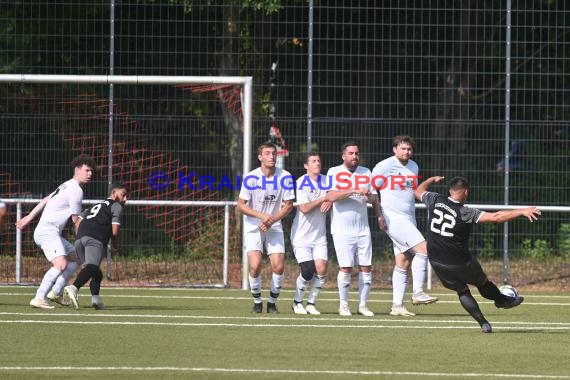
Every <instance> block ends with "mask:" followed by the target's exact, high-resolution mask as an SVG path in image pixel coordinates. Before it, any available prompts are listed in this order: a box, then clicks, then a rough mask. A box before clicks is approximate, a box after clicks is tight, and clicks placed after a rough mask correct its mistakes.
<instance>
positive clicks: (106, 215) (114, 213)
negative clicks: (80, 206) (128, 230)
mask: <svg viewBox="0 0 570 380" xmlns="http://www.w3.org/2000/svg"><path fill="white" fill-rule="evenodd" d="M122 211H123V206H121V203H120V202H117V201H114V200H112V199H107V200H106V201H103V202H101V203H97V204H95V205H93V206H91V207H90V208H88V209H85V210H84V211H83V212H82V213H81V215H80V218H81V219H83V220H82V221H81V224H80V225H79V230H78V231H77V238H78V239H80V238H82V237H84V236H89V237H91V238H93V239H97V240H99V241H100V242H101V243H103V244H104V245H107V243H108V242H109V239H110V238H111V234H112V227H111V225H113V224H119V225H120V224H121V213H122Z"/></svg>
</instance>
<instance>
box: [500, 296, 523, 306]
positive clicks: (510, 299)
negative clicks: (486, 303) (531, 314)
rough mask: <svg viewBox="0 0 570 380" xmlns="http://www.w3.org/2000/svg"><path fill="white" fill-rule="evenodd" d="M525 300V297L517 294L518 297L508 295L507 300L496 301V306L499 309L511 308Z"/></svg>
mask: <svg viewBox="0 0 570 380" xmlns="http://www.w3.org/2000/svg"><path fill="white" fill-rule="evenodd" d="M523 301H524V297H522V296H516V297H508V299H507V300H506V301H505V302H497V301H495V307H498V308H499V309H510V308H513V307H515V306H519V305H520V304H521V303H522V302H523Z"/></svg>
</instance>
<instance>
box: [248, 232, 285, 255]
mask: <svg viewBox="0 0 570 380" xmlns="http://www.w3.org/2000/svg"><path fill="white" fill-rule="evenodd" d="M243 244H244V247H245V252H246V253H247V252H251V251H261V252H263V245H264V244H265V247H266V249H267V254H268V255H271V254H273V253H285V242H284V239H283V231H272V230H269V231H267V232H263V231H261V230H259V229H257V230H255V231H250V232H246V233H245V237H244V242H243Z"/></svg>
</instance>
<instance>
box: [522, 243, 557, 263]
mask: <svg viewBox="0 0 570 380" xmlns="http://www.w3.org/2000/svg"><path fill="white" fill-rule="evenodd" d="M521 249H522V253H523V255H524V256H527V257H530V258H532V259H533V260H544V259H546V258H548V257H550V254H551V251H552V250H551V248H550V244H549V243H548V241H546V240H542V239H536V240H535V241H534V242H533V241H532V240H531V239H524V240H523V242H522V246H521Z"/></svg>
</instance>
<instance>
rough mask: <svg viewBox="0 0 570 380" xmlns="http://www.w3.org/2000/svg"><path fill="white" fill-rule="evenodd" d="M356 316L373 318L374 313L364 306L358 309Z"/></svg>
mask: <svg viewBox="0 0 570 380" xmlns="http://www.w3.org/2000/svg"><path fill="white" fill-rule="evenodd" d="M358 314H360V315H364V316H365V317H373V316H374V313H373V312H372V311H370V310H369V309H368V307H367V306H366V305H364V306H359V307H358Z"/></svg>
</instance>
